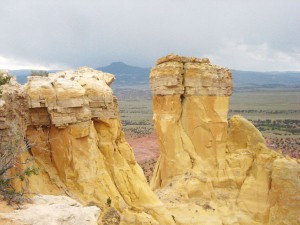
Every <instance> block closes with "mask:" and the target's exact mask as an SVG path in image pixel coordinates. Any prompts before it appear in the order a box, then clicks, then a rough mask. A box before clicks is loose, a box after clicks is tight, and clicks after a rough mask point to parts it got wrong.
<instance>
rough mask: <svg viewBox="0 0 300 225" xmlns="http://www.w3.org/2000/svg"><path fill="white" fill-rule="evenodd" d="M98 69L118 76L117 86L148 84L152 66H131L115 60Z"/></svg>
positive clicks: (115, 83)
mask: <svg viewBox="0 0 300 225" xmlns="http://www.w3.org/2000/svg"><path fill="white" fill-rule="evenodd" d="M96 69H97V70H101V71H103V72H107V73H112V74H114V75H115V76H116V81H115V82H114V85H116V86H136V85H148V83H149V73H150V68H142V67H137V66H130V65H127V64H125V63H123V62H113V63H112V64H110V65H109V66H104V67H98V68H96Z"/></svg>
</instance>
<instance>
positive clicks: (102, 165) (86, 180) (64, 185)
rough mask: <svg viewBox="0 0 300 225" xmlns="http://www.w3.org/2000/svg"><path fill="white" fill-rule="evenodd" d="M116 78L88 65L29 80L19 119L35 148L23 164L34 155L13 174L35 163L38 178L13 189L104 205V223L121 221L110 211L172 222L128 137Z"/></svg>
mask: <svg viewBox="0 0 300 225" xmlns="http://www.w3.org/2000/svg"><path fill="white" fill-rule="evenodd" d="M113 80H114V76H113V75H111V74H107V73H103V72H100V71H97V70H93V69H89V68H79V69H78V70H77V71H63V72H59V73H56V74H50V75H49V76H47V77H39V76H34V77H29V79H28V82H27V84H26V85H25V89H24V88H23V87H22V90H24V92H22V93H24V95H22V99H23V100H25V102H26V103H27V108H26V107H25V108H26V110H25V111H26V113H25V116H20V117H18V118H19V119H20V120H22V121H23V123H22V124H25V129H24V133H23V135H24V136H26V140H27V142H28V143H30V145H29V150H30V151H26V152H25V153H23V154H22V155H21V156H20V157H19V158H20V159H19V161H26V159H27V158H29V157H30V155H32V156H34V161H31V162H29V163H26V165H18V166H16V167H15V168H14V169H13V170H12V171H11V172H12V173H17V172H18V170H22V169H24V166H27V167H28V166H34V167H38V168H39V174H38V175H37V176H31V177H29V178H27V180H26V181H25V182H17V181H16V182H15V183H14V185H15V187H16V188H18V189H21V188H23V189H25V190H27V191H28V192H30V193H41V194H51V195H65V194H67V195H68V196H71V197H72V198H74V199H77V200H78V201H80V202H81V203H82V204H93V205H97V206H100V207H102V208H103V213H102V214H101V218H99V224H102V222H101V221H104V222H103V223H105V221H111V220H110V219H112V220H113V221H115V219H116V218H111V216H110V215H111V213H110V212H111V210H110V209H111V208H113V210H114V212H116V213H117V214H119V219H118V220H119V222H118V224H119V223H120V224H142V223H143V224H158V223H159V224H174V221H173V219H172V217H171V215H170V214H169V213H168V211H167V210H166V209H165V207H164V206H163V204H162V202H161V201H160V200H159V199H158V197H157V196H156V195H155V194H154V192H153V191H152V190H151V189H150V187H149V185H148V184H147V181H146V178H145V177H144V174H143V172H142V169H141V168H140V166H139V165H138V164H137V162H136V160H135V157H134V155H133V151H132V149H131V147H130V146H129V145H128V143H127V142H126V140H125V138H124V133H123V131H122V129H121V123H120V118H119V108H118V103H117V99H116V97H115V96H114V95H113V93H112V90H111V88H110V87H109V85H110V84H111V83H112V81H113ZM16 95H18V94H16ZM1 104H2V103H1ZM2 105H3V106H4V105H6V106H8V107H7V108H5V110H4V111H6V109H8V108H15V106H14V105H12V104H8V102H5V104H2ZM3 109H4V108H3ZM12 122H13V121H12ZM108 201H111V203H109V204H108Z"/></svg>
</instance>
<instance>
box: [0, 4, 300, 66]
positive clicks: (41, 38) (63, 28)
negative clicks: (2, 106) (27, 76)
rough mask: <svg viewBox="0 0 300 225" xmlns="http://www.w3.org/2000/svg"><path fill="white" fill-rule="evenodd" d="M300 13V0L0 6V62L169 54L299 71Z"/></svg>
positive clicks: (81, 62) (100, 60) (103, 61)
mask: <svg viewBox="0 0 300 225" xmlns="http://www.w3.org/2000/svg"><path fill="white" fill-rule="evenodd" d="M299 8H300V1H299V0H285V1H282V0H272V1H271V0H252V1H241V0H227V1H224V0H223V1H222V0H201V1H199V0H188V1H179V0H164V1H159V0H152V1H141V0H122V1H118V0H110V1H101V0H89V1H81V0H64V1H59V0H43V1H40V0H26V1H20V0H9V1H0V27H1V32H0V55H1V56H2V57H5V58H6V59H7V58H9V59H14V60H12V61H11V62H6V63H8V64H11V66H14V65H15V66H16V65H19V64H20V65H21V66H22V67H23V66H26V67H28V66H29V65H27V64H24V63H27V62H29V64H30V62H31V64H34V65H36V66H43V67H49V65H58V64H64V65H70V66H72V67H74V68H75V67H78V66H91V67H98V66H102V65H107V64H109V63H111V62H112V61H124V62H126V63H129V64H132V65H137V66H152V65H153V64H154V63H155V60H156V59H157V58H158V57H161V56H163V55H165V54H168V53H171V52H172V53H176V54H184V55H192V56H197V57H203V56H213V57H214V58H215V59H216V63H222V65H225V66H229V67H231V68H245V69H248V70H263V71H264V70H295V69H297V70H299V63H298V62H297V61H298V60H299V54H300V50H299V49H300V39H299V37H300V29H299V23H300V13H299ZM239 40H241V41H239ZM16 59H18V60H17V61H18V63H16V62H15V61H16ZM2 61H3V60H2ZM19 61H20V62H19ZM0 66H1V67H2V65H0Z"/></svg>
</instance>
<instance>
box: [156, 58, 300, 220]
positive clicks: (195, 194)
mask: <svg viewBox="0 0 300 225" xmlns="http://www.w3.org/2000/svg"><path fill="white" fill-rule="evenodd" d="M150 84H151V89H152V93H153V113H154V115H153V120H154V125H155V131H156V134H157V137H158V141H159V145H160V157H159V159H158V162H157V164H156V168H155V171H154V175H153V177H152V181H151V187H152V188H153V189H154V190H155V191H156V193H157V194H158V196H159V197H160V199H161V200H162V201H163V202H164V203H165V205H166V206H167V208H168V209H169V210H170V212H171V213H172V215H176V222H177V224H270V225H271V224H299V223H300V221H299V217H298V218H297V216H298V214H299V208H300V203H299V201H297V198H298V197H299V196H300V188H299V187H300V186H299V185H300V180H299V170H300V165H299V162H298V163H297V162H296V160H294V159H289V158H284V157H283V156H282V155H281V154H279V153H276V152H274V151H272V150H270V149H268V148H267V147H266V145H265V140H264V138H263V137H262V135H261V133H260V132H259V131H258V130H257V129H256V128H255V127H254V126H253V125H252V124H251V122H249V121H247V120H246V119H244V118H242V117H241V116H234V117H232V118H231V119H230V124H229V127H230V128H229V130H228V122H227V113H228V103H229V96H230V95H231V94H232V91H233V83H232V76H231V72H230V70H228V69H226V68H222V67H218V66H215V65H212V64H211V63H210V62H209V60H208V59H197V58H191V57H181V56H178V55H168V56H166V57H163V58H161V59H159V60H158V61H157V65H156V67H154V68H153V69H152V71H151V73H150ZM284 199H285V200H286V201H285V200H284Z"/></svg>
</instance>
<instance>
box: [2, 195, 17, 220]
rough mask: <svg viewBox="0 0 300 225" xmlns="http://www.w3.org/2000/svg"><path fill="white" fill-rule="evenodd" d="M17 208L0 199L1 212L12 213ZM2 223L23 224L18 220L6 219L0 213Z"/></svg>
mask: <svg viewBox="0 0 300 225" xmlns="http://www.w3.org/2000/svg"><path fill="white" fill-rule="evenodd" d="M15 209H16V207H14V206H11V205H7V203H6V202H5V201H2V200H0V213H10V212H13V211H14V210H15ZM0 225H21V223H18V222H17V221H11V220H8V219H4V218H3V217H2V216H1V215H0Z"/></svg>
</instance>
